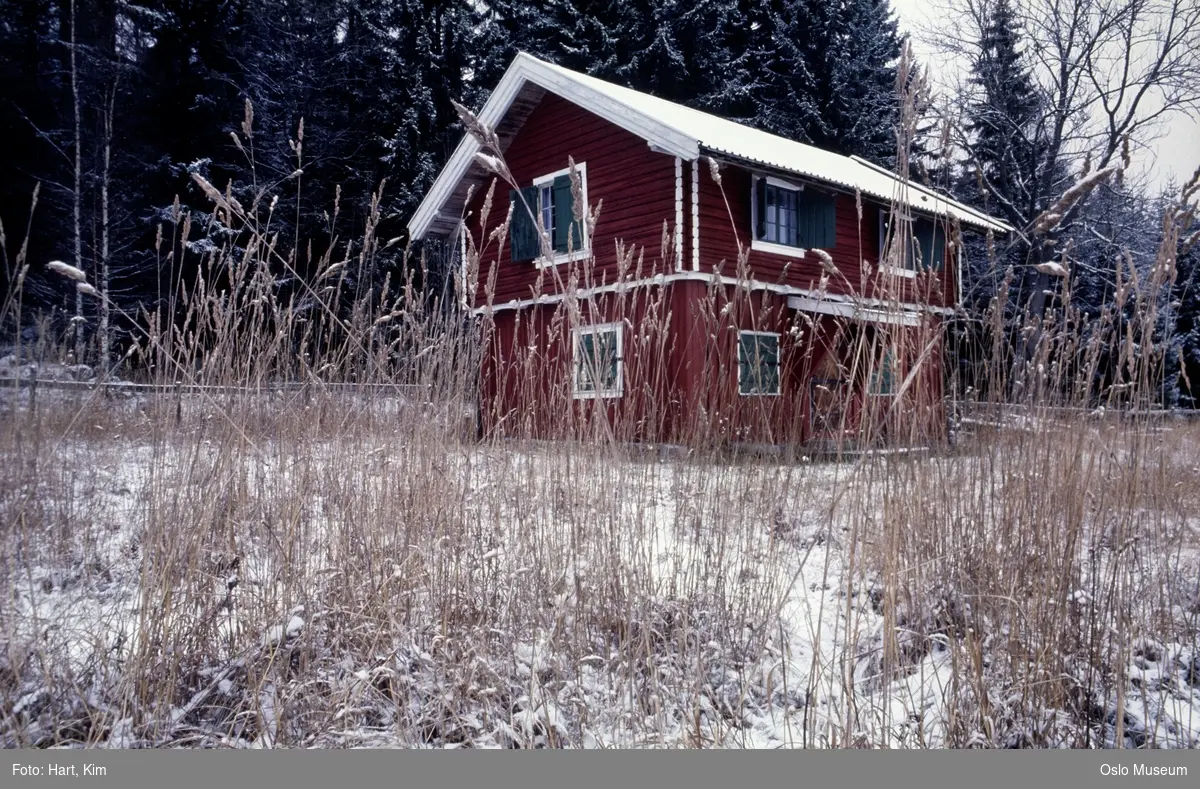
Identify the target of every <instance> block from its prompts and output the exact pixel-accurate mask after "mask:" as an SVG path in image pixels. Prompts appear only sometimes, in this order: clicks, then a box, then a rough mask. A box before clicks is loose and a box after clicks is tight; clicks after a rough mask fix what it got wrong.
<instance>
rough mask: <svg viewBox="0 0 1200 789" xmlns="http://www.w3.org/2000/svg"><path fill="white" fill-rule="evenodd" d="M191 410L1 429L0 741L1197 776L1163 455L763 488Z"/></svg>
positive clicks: (415, 434)
mask: <svg viewBox="0 0 1200 789" xmlns="http://www.w3.org/2000/svg"><path fill="white" fill-rule="evenodd" d="M216 405H217V404H216V403H209V404H199V405H195V406H194V408H193V409H191V411H190V412H189V413H185V414H184V415H183V416H182V417H181V421H180V422H179V423H178V424H177V425H175V426H174V427H169V428H167V427H163V425H164V424H165V423H166V422H167V421H168V420H160V419H156V418H154V414H153V413H152V411H153V407H152V406H148V405H147V404H146V403H144V402H137V401H120V402H118V403H116V404H107V405H103V406H96V405H95V404H94V403H93V404H92V405H90V406H87V407H78V408H76V410H75V411H74V412H71V413H68V414H67V415H66V416H60V417H59V418H58V421H57V422H55V423H54V425H51V424H45V425H42V424H41V423H40V422H39V421H37V420H34V419H32V418H29V416H28V415H26V416H25V417H21V418H20V419H19V420H18V421H20V422H21V425H22V427H21V429H20V430H19V431H15V433H19V434H20V440H18V439H17V438H13V439H11V440H10V443H9V444H8V445H7V446H6V453H7V454H8V459H7V461H6V464H7V465H8V467H9V470H8V471H7V472H6V473H7V475H8V476H7V478H6V479H5V480H4V482H5V485H4V492H3V493H2V494H0V497H2V498H0V505H2V509H0V515H2V516H3V524H4V529H5V532H4V536H3V538H4V540H5V545H4V554H3V555H4V561H3V576H2V578H0V583H2V584H3V591H4V594H5V597H4V600H5V603H4V605H3V606H0V698H2V700H3V706H2V708H0V712H2V718H0V738H2V741H3V742H4V744H5V745H6V746H8V747H11V746H15V745H49V744H56V743H59V744H74V745H89V746H98V747H135V746H148V745H156V746H163V745H177V746H187V747H198V746H216V747H239V748H258V747H301V746H317V747H345V746H400V747H753V748H779V747H905V748H925V747H947V746H950V747H968V746H976V747H1003V746H1009V747H1012V746H1033V747H1112V746H1113V745H1114V744H1116V743H1117V742H1118V741H1120V742H1121V744H1123V745H1124V746H1126V747H1185V748H1194V747H1200V642H1198V635H1197V633H1198V632H1200V590H1198V589H1197V585H1198V583H1200V580H1198V579H1200V564H1198V557H1200V551H1198V550H1197V548H1198V545H1200V509H1198V508H1197V506H1196V505H1197V495H1198V493H1197V487H1198V483H1200V470H1198V469H1197V459H1196V458H1197V457H1200V455H1198V454H1197V453H1196V449H1197V447H1198V446H1200V445H1198V444H1197V443H1196V442H1195V439H1194V437H1193V436H1191V435H1190V434H1187V431H1186V429H1185V428H1181V427H1177V426H1167V427H1160V428H1144V429H1143V430H1142V432H1141V434H1140V435H1139V436H1137V437H1131V436H1129V435H1127V434H1126V433H1125V432H1121V431H1122V430H1123V428H1119V427H1105V426H1103V425H1101V426H1092V427H1090V428H1088V429H1087V430H1083V431H1079V430H1071V431H1064V432H1063V434H1062V435H1059V436H1057V437H1054V438H1046V436H1044V435H1042V434H1044V433H1046V432H1047V431H1041V433H1039V432H1037V431H1033V432H1030V431H1018V432H1016V433H1015V434H1014V435H1015V438H1014V437H1013V436H1010V435H1007V434H999V433H998V434H991V435H987V436H985V435H979V436H974V437H971V438H970V439H968V440H967V441H966V442H965V444H966V445H965V447H964V448H963V449H962V451H960V452H959V453H957V454H955V455H953V456H941V455H934V456H926V457H903V456H880V457H871V458H865V459H859V460H855V461H850V462H842V463H833V462H804V463H800V464H792V465H788V464H783V463H780V462H778V461H768V460H762V459H757V460H737V459H733V458H729V457H724V458H721V457H709V458H704V459H701V458H696V457H686V456H682V455H677V454H672V453H654V452H638V451H631V450H628V449H621V448H609V449H602V448H597V447H593V446H587V445H581V444H566V443H564V444H548V443H540V444H535V443H523V444H504V445H498V446H482V445H475V444H470V443H460V442H456V441H447V440H445V439H444V436H443V435H442V434H441V433H438V432H436V431H434V430H432V428H430V429H429V430H428V431H426V430H425V428H422V427H421V426H420V425H416V426H413V425H410V424H407V423H403V420H402V419H398V418H397V417H396V409H394V408H391V409H388V408H386V407H384V406H380V407H379V409H380V410H379V411H378V413H374V412H373V409H374V406H369V407H367V408H366V410H365V411H364V410H362V409H360V408H358V407H357V406H355V407H354V408H351V407H349V406H346V405H345V403H344V402H343V403H341V405H337V404H334V405H333V406H330V407H328V408H326V407H324V406H311V405H310V406H303V408H308V409H313V408H316V409H317V410H318V411H320V413H317V411H310V412H309V413H310V414H312V418H311V419H308V420H305V419H298V420H297V419H293V418H291V417H292V416H295V415H294V414H292V415H291V416H287V414H284V415H282V416H281V417H280V421H279V422H271V421H270V419H266V421H261V420H260V421H254V422H253V423H251V421H250V420H246V421H243V422H241V423H239V424H238V426H237V427H236V429H235V428H233V427H231V424H232V422H231V420H227V419H224V418H223V417H222V415H221V413H220V411H219V410H218V409H217V408H216ZM278 407H279V408H282V409H285V410H286V409H287V408H293V407H294V408H301V407H302V406H299V405H293V406H286V405H281V406H278ZM338 408H344V409H345V410H344V411H339V410H338ZM67 410H68V412H69V411H70V409H67ZM401 410H402V409H401ZM9 413H10V415H11V414H12V413H16V412H12V411H10V412H9ZM284 417H287V418H286V419H285V418H284ZM6 418H8V417H6ZM398 423H402V424H401V425H400V426H399V427H397V424H398ZM55 425H57V427H56V426H55ZM284 426H286V429H285V427H284ZM67 428H69V429H67ZM38 430H41V431H42V432H41V433H40V434H39V433H37V431H38ZM1106 431H1111V432H1106ZM1077 434H1079V435H1077ZM64 436H65V437H64ZM1039 437H1040V438H1039ZM21 441H24V442H25V443H24V444H22V443H21ZM1064 444H1066V445H1068V446H1069V447H1070V449H1069V451H1064V450H1063V449H1062V448H1063V446H1064ZM31 447H32V448H31ZM1055 453H1062V454H1055Z"/></svg>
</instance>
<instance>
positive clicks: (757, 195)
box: [754, 178, 767, 238]
mask: <svg viewBox="0 0 1200 789" xmlns="http://www.w3.org/2000/svg"><path fill="white" fill-rule="evenodd" d="M754 201H755V211H756V212H757V216H756V219H757V221H756V222H755V223H754V225H755V227H754V237H755V238H766V237H767V179H766V178H759V179H757V180H756V181H755V182H754Z"/></svg>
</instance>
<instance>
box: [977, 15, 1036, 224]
mask: <svg viewBox="0 0 1200 789" xmlns="http://www.w3.org/2000/svg"><path fill="white" fill-rule="evenodd" d="M1020 39H1021V31H1020V25H1019V24H1018V23H1017V20H1016V18H1015V16H1014V14H1013V9H1012V6H1011V4H1010V2H1009V0H994V5H993V6H992V9H991V13H990V15H989V17H988V21H987V24H986V26H985V27H984V29H983V31H982V36H981V38H980V42H979V53H978V55H977V57H976V59H975V62H974V63H973V64H972V66H971V80H970V81H971V84H972V85H973V86H974V87H975V88H976V96H975V98H973V99H972V101H971V102H970V104H968V106H967V130H968V132H969V133H970V134H971V135H972V137H973V138H974V142H973V146H972V150H971V157H970V158H971V161H970V162H969V163H968V170H969V171H970V172H969V174H968V176H967V181H966V183H964V187H965V188H964V190H963V191H964V192H965V193H966V194H967V195H968V196H969V197H970V199H972V200H973V202H975V203H977V204H979V205H982V206H990V207H991V208H992V210H1000V211H1003V212H1004V213H1005V214H1006V216H1007V217H1008V219H1009V220H1010V221H1014V222H1017V223H1019V224H1024V222H1027V221H1028V220H1029V219H1031V218H1032V217H1033V216H1034V214H1035V213H1036V212H1037V210H1039V209H1038V198H1039V196H1040V195H1039V194H1038V191H1039V190H1038V187H1037V182H1038V168H1039V165H1040V162H1039V152H1038V143H1037V139H1038V135H1039V130H1038V128H1037V125H1038V123H1039V121H1040V120H1041V106H1040V101H1039V99H1038V96H1037V92H1036V90H1035V88H1034V84H1033V78H1032V76H1031V75H1030V71H1029V69H1028V67H1027V66H1026V65H1025V63H1024V60H1023V55H1022V53H1021V50H1020Z"/></svg>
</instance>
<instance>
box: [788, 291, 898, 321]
mask: <svg viewBox="0 0 1200 789" xmlns="http://www.w3.org/2000/svg"><path fill="white" fill-rule="evenodd" d="M788 308H789V309H793V310H799V311H801V312H816V313H820V314H822V315H835V316H837V317H841V318H849V319H851V320H861V321H867V322H869V323H883V324H888V325H892V326H920V325H921V314H920V313H919V312H914V311H912V310H905V309H898V310H897V309H881V308H878V307H860V306H858V305H856V304H853V303H851V302H848V301H830V300H828V299H815V298H812V297H809V296H789V297H788Z"/></svg>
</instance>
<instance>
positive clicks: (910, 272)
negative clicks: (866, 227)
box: [876, 207, 917, 279]
mask: <svg viewBox="0 0 1200 789" xmlns="http://www.w3.org/2000/svg"><path fill="white" fill-rule="evenodd" d="M894 213H896V212H895V211H893V210H892V209H890V208H882V207H881V208H880V209H879V249H878V251H877V252H876V258H878V260H879V270H880V271H881V272H883V273H884V274H891V275H892V276H894V277H904V278H905V279H916V278H917V261H916V260H915V259H914V258H913V256H912V250H911V249H910V250H909V255H908V262H909V264H910V265H911V266H912V268H900V267H899V266H891V265H887V264H885V263H884V262H883V253H884V246H883V242H884V240H885V239H886V233H885V231H884V222H885V221H886V220H885V219H884V217H890V216H891V215H892V214H894ZM902 218H907V219H908V222H909V227H910V228H911V227H912V223H913V222H915V221H916V217H913V216H911V215H905V217H902Z"/></svg>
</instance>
